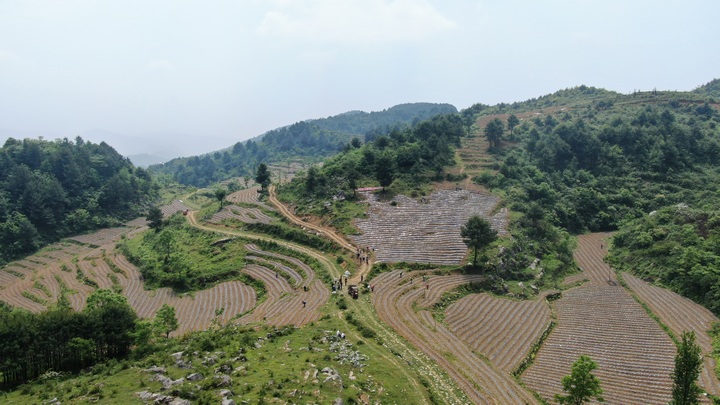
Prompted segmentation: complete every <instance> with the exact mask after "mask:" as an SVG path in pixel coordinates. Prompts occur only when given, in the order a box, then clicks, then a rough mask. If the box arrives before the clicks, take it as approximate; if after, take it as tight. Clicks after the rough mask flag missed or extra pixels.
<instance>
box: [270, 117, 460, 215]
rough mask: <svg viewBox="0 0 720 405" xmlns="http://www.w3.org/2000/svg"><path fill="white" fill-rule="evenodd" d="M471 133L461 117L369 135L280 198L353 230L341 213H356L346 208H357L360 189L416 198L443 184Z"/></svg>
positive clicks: (289, 187) (295, 182)
mask: <svg viewBox="0 0 720 405" xmlns="http://www.w3.org/2000/svg"><path fill="white" fill-rule="evenodd" d="M465 133H466V128H465V126H464V125H463V122H462V119H461V117H460V116H459V115H457V114H452V115H440V116H436V117H434V118H431V119H429V120H427V121H422V122H420V123H417V124H416V125H414V126H412V127H404V128H394V129H392V130H391V131H389V132H387V133H382V134H381V133H373V134H369V135H368V136H367V137H366V140H367V142H366V143H365V144H362V145H360V144H355V145H356V146H353V145H352V144H349V145H348V147H346V148H345V149H344V150H343V152H341V153H340V154H338V155H337V156H335V157H333V158H330V159H329V160H328V161H326V162H325V163H324V164H323V166H322V167H311V168H310V169H308V171H307V172H306V173H305V176H304V177H301V178H296V179H295V180H293V181H292V182H291V183H290V184H288V185H285V186H283V187H282V188H281V189H279V195H280V197H281V198H282V199H284V200H286V201H293V202H294V203H295V204H296V205H297V212H298V213H300V214H310V215H315V216H319V217H320V216H322V217H328V218H330V221H331V222H333V225H335V226H336V227H338V228H339V229H347V228H349V227H350V225H349V224H348V223H347V222H346V221H348V222H349V218H347V215H337V214H335V212H344V211H350V212H355V211H356V208H346V206H347V205H350V206H352V205H353V204H357V198H356V195H355V189H356V188H358V187H370V186H381V187H385V188H387V190H388V191H389V193H394V192H407V191H410V194H411V195H413V194H414V196H417V195H419V194H420V193H423V192H426V191H427V185H428V184H429V183H431V182H432V181H434V180H442V178H443V168H444V167H445V166H447V165H451V164H453V162H454V147H456V146H459V144H460V139H461V137H463V136H464V135H465ZM341 218H343V220H342V221H341V220H340V219H341ZM346 218H347V219H346Z"/></svg>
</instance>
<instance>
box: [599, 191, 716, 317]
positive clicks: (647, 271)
mask: <svg viewBox="0 0 720 405" xmlns="http://www.w3.org/2000/svg"><path fill="white" fill-rule="evenodd" d="M609 261H610V263H611V264H612V266H613V268H615V269H617V270H620V271H629V272H632V273H634V274H637V275H638V276H639V277H641V278H643V279H645V280H647V281H653V282H656V283H658V284H660V285H663V286H665V287H668V288H670V289H672V290H673V291H675V292H677V293H679V294H681V295H684V296H685V297H688V298H690V299H692V300H693V301H695V302H697V303H699V304H702V305H704V306H705V307H707V308H708V309H710V310H711V311H713V312H714V313H715V314H716V315H720V211H718V210H717V205H715V206H713V207H710V208H706V209H704V208H694V207H690V206H688V205H686V204H677V205H674V206H670V207H666V208H663V209H660V210H658V211H654V212H652V213H650V214H649V215H645V216H643V217H641V218H638V219H635V220H633V221H630V222H629V223H626V224H624V225H623V227H622V228H621V229H620V230H619V231H618V232H617V233H616V234H615V235H614V236H613V244H612V250H611V251H610V255H609Z"/></svg>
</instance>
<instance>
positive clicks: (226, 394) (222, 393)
mask: <svg viewBox="0 0 720 405" xmlns="http://www.w3.org/2000/svg"><path fill="white" fill-rule="evenodd" d="M220 396H221V397H231V396H233V392H232V391H230V390H220Z"/></svg>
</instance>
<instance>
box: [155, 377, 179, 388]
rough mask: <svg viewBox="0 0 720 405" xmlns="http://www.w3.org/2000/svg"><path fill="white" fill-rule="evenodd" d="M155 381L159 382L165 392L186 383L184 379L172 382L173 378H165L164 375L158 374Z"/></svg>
mask: <svg viewBox="0 0 720 405" xmlns="http://www.w3.org/2000/svg"><path fill="white" fill-rule="evenodd" d="M155 381H159V382H160V384H162V389H163V390H169V389H170V388H172V387H173V386H175V385H178V384H182V383H184V382H185V379H184V378H179V379H177V380H172V379H171V378H169V377H167V376H164V375H162V374H156V375H155Z"/></svg>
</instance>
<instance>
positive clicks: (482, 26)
mask: <svg viewBox="0 0 720 405" xmlns="http://www.w3.org/2000/svg"><path fill="white" fill-rule="evenodd" d="M719 15H720V2H718V1H714V0H706V1H700V0H690V1H662V0H661V1H643V0H640V1H627V0H622V1H620V0H603V1H594V0H574V1H560V0H550V1H543V2H539V1H518V0H510V1H504V0H503V1H500V0H487V1H461V0H443V1H440V0H269V1H260V0H244V1H243V0H233V1H230V0H218V1H196V0H185V1H175V0H172V1H171V0H154V1H146V0H142V1H140V0H123V1H115V0H63V1H55V0H25V1H21V0H2V1H0V141H3V142H4V139H5V138H7V137H8V136H14V137H22V136H44V137H45V138H48V139H55V138H58V137H68V138H74V137H75V136H76V135H83V134H88V135H86V136H89V134H98V133H112V134H115V135H118V136H123V137H129V138H131V139H145V140H150V139H152V138H155V140H156V141H157V142H160V143H163V142H167V139H166V138H168V139H172V138H175V139H176V140H177V141H178V142H187V143H188V144H192V145H197V146H193V150H197V151H198V153H203V152H208V151H211V150H216V149H219V148H220V147H223V146H230V145H232V144H233V143H234V142H237V141H239V140H245V139H248V138H251V137H253V136H256V135H259V134H261V133H264V132H265V131H267V130H270V129H274V128H277V127H280V126H283V125H288V124H292V123H294V122H297V121H300V120H304V119H308V118H323V117H327V116H331V115H337V114H340V113H343V112H346V111H350V110H363V111H378V110H383V109H386V108H389V107H391V106H393V105H396V104H401V103H408V102H420V101H423V102H437V103H450V104H453V105H455V106H456V107H457V108H458V109H462V108H467V107H469V106H470V105H472V104H474V103H478V102H480V103H484V104H496V103H499V102H508V103H511V102H515V101H523V100H526V99H529V98H534V97H538V96H541V95H544V94H548V93H552V92H554V91H557V90H560V89H563V88H568V87H574V86H578V85H581V84H585V85H588V86H595V87H602V88H606V89H608V90H614V91H618V92H622V93H629V92H632V91H633V90H635V89H639V90H652V89H655V88H656V89H659V90H692V89H693V88H695V87H697V86H699V85H702V84H704V83H707V82H709V81H710V80H712V79H714V78H717V77H720V73H719V71H718V68H719V67H720V45H719V43H718V41H717V39H718V38H720V24H718V23H717V17H718V16H719ZM163 134H164V135H163ZM177 138H180V139H177ZM91 140H92V139H91ZM144 148H147V147H145V146H144ZM120 149H121V148H118V150H120ZM121 152H122V151H121ZM182 153H187V152H182Z"/></svg>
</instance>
